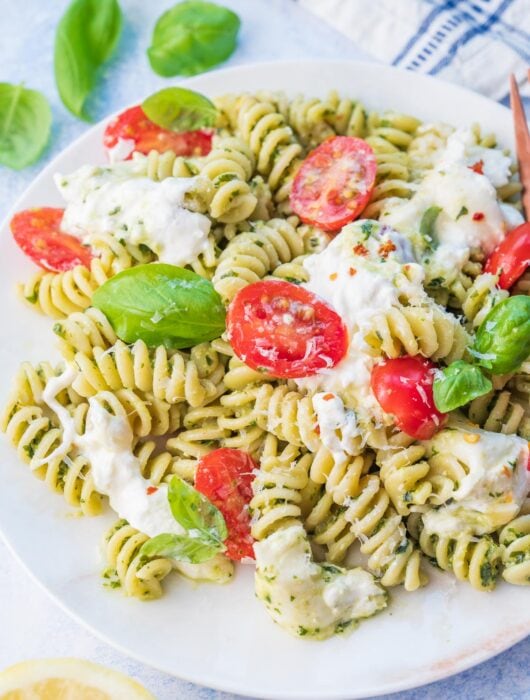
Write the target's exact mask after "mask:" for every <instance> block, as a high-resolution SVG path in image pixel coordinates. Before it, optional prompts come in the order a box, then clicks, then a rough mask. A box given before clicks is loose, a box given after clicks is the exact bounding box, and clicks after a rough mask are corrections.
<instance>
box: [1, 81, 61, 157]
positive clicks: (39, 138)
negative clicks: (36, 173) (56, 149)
mask: <svg viewBox="0 0 530 700" xmlns="http://www.w3.org/2000/svg"><path fill="white" fill-rule="evenodd" d="M51 124H52V113H51V110H50V105H49V104H48V100H47V99H46V98H45V97H44V95H43V94H42V93H40V92H37V90H28V88H25V87H24V86H23V85H11V84H10V83H0V164H1V165H7V167H8V168H13V169H14V170H20V169H21V168H25V167H26V165H31V163H34V162H35V161H36V160H37V158H38V157H39V156H40V155H41V153H42V152H43V150H44V148H45V147H46V144H47V143H48V139H49V138H50V128H51Z"/></svg>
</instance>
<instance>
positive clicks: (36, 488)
mask: <svg viewBox="0 0 530 700" xmlns="http://www.w3.org/2000/svg"><path fill="white" fill-rule="evenodd" d="M187 84H188V85H190V86H192V87H193V88H194V89H196V90H199V91H202V92H204V93H206V94H209V95H215V94H219V93H222V92H229V91H232V92H240V91H252V90H259V89H272V90H277V89H282V90H285V91H287V92H289V93H291V94H295V93H297V92H304V93H306V94H308V95H322V96H323V95H325V94H326V93H327V91H328V90H329V89H331V88H336V89H337V90H339V92H341V93H343V94H345V95H351V96H352V97H355V98H359V99H362V100H363V102H365V103H366V105H367V106H368V107H370V108H379V109H383V108H389V109H394V110H403V111H405V112H408V113H411V114H415V115H417V116H419V117H421V118H423V119H426V120H429V121H433V120H446V121H448V122H450V123H453V124H456V125H462V126H465V125H468V124H471V123H473V122H475V121H480V123H481V124H482V126H483V127H484V129H485V130H486V131H488V130H493V131H495V132H496V133H497V135H498V136H499V139H500V141H501V143H503V144H504V145H507V146H511V145H512V129H511V120H510V114H509V112H508V110H506V109H505V108H503V107H501V106H499V105H498V104H496V103H494V102H491V101H490V100H487V99H486V98H484V97H480V96H479V95H475V94H473V93H471V92H468V91H466V90H464V89H462V88H459V87H455V86H454V85H450V84H448V83H443V82H440V81H437V80H434V79H432V78H429V77H424V76H420V75H416V74H413V73H407V72H401V71H398V70H395V69H392V68H387V67H385V66H379V65H373V64H363V63H345V62H325V63H323V62H304V63H302V62H299V63H297V62H290V63H273V64H259V65H254V66H243V67H240V68H234V69H229V70H221V71H216V72H214V73H210V74H206V75H202V76H200V77H198V78H194V79H193V80H190V81H188V83H187ZM103 129H104V124H103V123H102V124H98V125H97V126H95V127H93V128H92V129H90V130H89V131H87V133H86V134H85V135H84V136H82V137H81V138H80V139H78V140H77V141H76V142H75V143H74V144H72V145H71V146H70V147H69V148H67V149H66V150H65V151H64V152H63V153H62V154H61V155H60V156H58V157H57V158H56V160H55V161H54V162H53V163H52V164H51V165H49V166H48V167H47V168H46V169H45V170H44V171H43V172H42V173H41V174H40V175H39V177H38V178H37V179H36V180H35V182H34V183H33V184H32V185H31V187H30V188H29V189H28V190H27V192H26V193H25V194H24V195H23V197H22V198H21V199H20V200H19V201H18V202H17V203H16V206H15V209H17V210H18V209H24V208H26V207H31V206H39V205H60V204H61V200H60V198H59V196H58V195H57V193H56V191H55V188H54V186H53V182H52V174H53V173H54V172H57V171H60V172H69V171H71V170H73V169H74V168H76V167H78V166H80V165H82V164H83V163H87V162H104V153H103V149H102V146H101V136H102V133H103ZM8 219H9V217H8ZM0 261H1V262H0V265H1V275H0V295H1V298H2V301H3V309H2V336H3V337H2V340H3V342H2V343H0V366H1V367H2V374H1V377H0V397H1V399H2V403H3V402H4V397H5V396H6V395H7V392H8V388H9V385H10V381H11V377H12V375H13V374H14V372H15V370H16V368H17V366H18V364H19V362H20V361H21V360H22V359H29V360H32V361H37V360H39V359H42V358H45V357H52V356H55V355H56V353H55V350H52V348H53V339H54V336H53V334H52V332H51V323H50V320H49V319H44V318H39V317H38V316H36V315H35V314H33V313H32V312H31V311H29V310H27V309H25V308H23V306H22V305H21V303H20V302H19V301H18V300H17V299H16V298H15V295H14V292H13V289H14V285H15V283H16V282H17V281H19V280H21V279H24V278H26V277H27V276H28V275H29V274H30V273H32V272H34V268H33V267H32V265H31V264H30V263H29V262H28V261H26V260H25V259H24V257H23V256H22V254H21V253H20V252H19V251H18V250H17V248H16V246H15V245H14V243H13V242H12V240H11V236H10V234H9V231H8V220H6V222H5V224H4V226H3V227H2V229H1V231H0ZM0 484H2V488H0V526H1V529H2V531H3V534H4V536H5V538H6V540H7V541H8V543H9V544H10V545H11V547H12V549H13V551H14V552H15V553H16V555H17V556H18V557H19V559H20V560H21V561H22V562H23V563H24V564H25V566H26V567H27V569H28V571H30V572H31V573H32V574H33V575H34V576H35V578H36V579H37V580H38V581H39V582H40V583H41V584H42V585H43V586H44V587H45V588H46V589H47V591H48V592H49V593H50V595H52V596H53V597H54V598H55V600H56V601H57V602H58V603H60V604H61V605H62V606H63V607H64V608H65V609H66V610H67V611H68V612H69V613H70V614H71V615H72V616H74V617H75V618H76V619H77V620H79V621H80V622H82V623H84V624H86V625H87V626H88V627H89V628H90V629H91V630H93V631H94V632H95V633H97V634H98V635H100V636H101V637H103V638H104V639H106V640H107V641H108V642H110V643H112V644H114V645H115V646H117V647H119V648H121V649H122V650H123V651H125V652H126V653H128V654H130V655H132V656H134V657H136V658H137V659H139V660H140V661H143V662H145V663H148V664H150V665H152V666H155V667H157V668H159V669H161V670H164V671H167V672H168V673H172V674H174V675H176V676H179V677H181V678H184V679H186V680H190V681H194V682H197V683H201V684H203V685H207V686H211V687H215V688H220V689H223V690H228V691H232V692H237V693H243V694H247V695H255V696H259V697H263V698H300V699H303V700H310V699H311V698H359V697H366V696H369V695H377V694H381V693H386V692H391V691H396V690H402V689H404V688H410V687H413V686H418V685H421V684H424V683H428V682H430V681H434V680H437V679H439V678H443V677H445V676H448V675H451V674H453V673H457V672H458V671H462V670H463V669H466V668H469V667H470V666H473V665H474V664H477V663H479V662H481V661H484V660H485V659H488V658H490V657H491V656H493V655H494V654H497V653H499V652H500V651H502V650H504V649H506V648H507V647H509V646H510V645H512V644H515V643H516V642H517V641H519V640H520V639H522V638H523V637H524V636H525V635H526V634H528V633H529V632H530V609H529V607H528V590H527V589H524V588H517V587H509V586H508V585H502V584H501V585H499V587H498V589H497V590H496V591H495V592H494V593H478V592H476V591H474V590H473V589H472V588H471V587H470V586H467V585H460V584H457V583H456V582H455V581H454V579H452V578H451V577H450V576H449V575H447V576H442V575H440V574H438V573H436V572H433V573H432V577H431V579H432V580H431V584H430V585H429V586H428V587H427V588H425V589H423V590H422V591H420V592H417V593H410V594H407V593H404V592H403V591H395V592H393V593H392V604H391V606H390V608H389V610H388V611H387V612H384V613H382V614H381V615H379V616H378V617H376V618H375V619H373V620H369V621H367V622H365V623H363V624H361V626H360V628H359V629H358V630H357V631H355V632H354V633H353V634H352V635H351V636H349V637H347V638H334V639H331V640H329V641H326V642H322V643H317V642H307V641H304V640H296V639H293V638H291V637H289V636H288V635H287V634H286V633H285V632H283V631H282V630H281V629H280V628H279V627H277V626H275V625H274V624H273V623H272V622H271V620H270V619H269V617H268V615H267V613H266V612H265V609H264V608H263V606H262V605H261V604H260V603H258V602H257V601H256V600H255V598H254V589H253V581H252V578H253V577H252V569H251V568H250V567H240V568H241V570H240V571H239V572H238V575H237V578H236V580H235V581H234V582H233V583H231V584H229V585H227V586H225V587H222V586H215V585H202V586H195V587H194V586H192V585H191V584H189V583H188V582H186V581H184V580H181V579H179V578H178V577H176V576H174V577H171V579H172V580H171V582H170V584H169V585H166V590H167V593H166V595H165V596H164V597H163V598H162V599H161V600H159V601H155V602H151V603H141V602H139V601H136V600H132V599H127V598H125V597H123V596H122V595H121V594H120V593H119V592H115V591H112V592H111V591H108V590H107V589H104V588H103V587H102V586H101V583H100V579H99V572H100V570H101V568H102V562H101V559H100V555H99V550H98V543H99V542H100V540H101V536H102V533H103V532H104V530H105V528H106V525H107V522H110V521H111V520H112V519H111V518H110V517H108V516H104V517H100V518H94V519H89V518H85V519H73V518H72V517H71V516H69V514H68V509H67V507H66V506H65V505H64V501H63V499H62V498H61V497H60V496H57V495H55V494H52V493H51V492H50V491H49V490H48V489H47V488H46V486H45V485H43V484H42V483H40V482H39V481H38V480H37V479H35V478H34V477H33V476H32V475H31V474H30V473H29V471H28V469H27V468H26V467H24V466H22V465H21V464H19V463H18V461H17V459H16V456H15V454H14V452H13V450H12V449H11V448H10V447H9V446H8V445H7V444H6V441H5V440H3V441H2V444H0Z"/></svg>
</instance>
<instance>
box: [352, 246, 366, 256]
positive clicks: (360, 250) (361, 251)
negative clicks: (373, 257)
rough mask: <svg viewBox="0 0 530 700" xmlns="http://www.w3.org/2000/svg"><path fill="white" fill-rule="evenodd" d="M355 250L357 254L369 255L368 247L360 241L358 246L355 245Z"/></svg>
mask: <svg viewBox="0 0 530 700" xmlns="http://www.w3.org/2000/svg"><path fill="white" fill-rule="evenodd" d="M353 252H354V253H355V255H360V256H361V257H366V256H367V255H368V248H367V247H366V246H364V245H363V244H362V243H358V244H357V245H356V246H353Z"/></svg>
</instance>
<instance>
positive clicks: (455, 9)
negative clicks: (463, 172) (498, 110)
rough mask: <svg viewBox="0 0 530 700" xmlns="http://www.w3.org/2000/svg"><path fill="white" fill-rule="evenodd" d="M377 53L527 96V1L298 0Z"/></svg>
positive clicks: (486, 88)
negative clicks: (513, 85) (512, 84)
mask: <svg viewBox="0 0 530 700" xmlns="http://www.w3.org/2000/svg"><path fill="white" fill-rule="evenodd" d="M299 2H300V4H301V5H302V7H304V8H306V9H308V10H309V11H311V12H313V13H314V14H316V15H318V16H319V17H321V18H322V19H324V20H326V21H327V22H329V23H330V24H331V25H332V26H333V27H335V28H336V29H338V30H339V31H340V32H342V33H343V34H346V36H348V37H349V38H350V39H352V40H353V41H354V42H355V43H356V45H357V46H359V47H360V48H362V49H363V50H364V51H366V52H367V53H369V54H371V55H372V56H373V57H374V58H376V59H379V60H381V61H383V62H385V63H389V64H391V65H394V66H400V67H402V68H407V69H409V70H417V71H420V72H422V73H429V74H431V75H437V76H440V77H442V78H445V79H446V80H450V81H453V82H456V83H459V84H461V85H465V86H466V87H469V88H471V89H472V90H477V91H479V92H482V93H483V94H485V95H488V96H489V97H492V98H493V99H495V100H501V101H506V99H507V96H508V75H509V74H510V73H515V75H516V77H517V80H518V82H519V85H520V86H521V87H522V94H523V95H525V96H527V97H530V86H529V84H528V80H527V67H530V0H299Z"/></svg>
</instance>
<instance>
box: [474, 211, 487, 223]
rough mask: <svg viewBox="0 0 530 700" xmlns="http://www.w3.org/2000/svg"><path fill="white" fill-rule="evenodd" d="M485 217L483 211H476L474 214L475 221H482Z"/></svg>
mask: <svg viewBox="0 0 530 700" xmlns="http://www.w3.org/2000/svg"><path fill="white" fill-rule="evenodd" d="M483 218H484V214H483V213H482V212H481V211H476V212H475V213H474V214H473V216H472V219H473V221H482V219H483Z"/></svg>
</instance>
